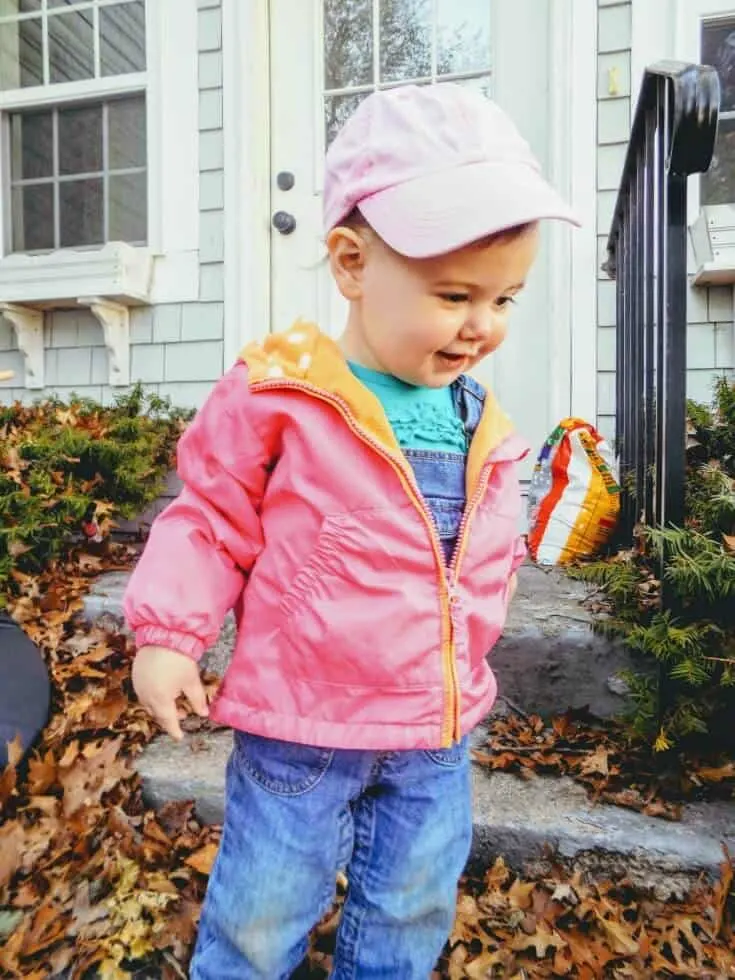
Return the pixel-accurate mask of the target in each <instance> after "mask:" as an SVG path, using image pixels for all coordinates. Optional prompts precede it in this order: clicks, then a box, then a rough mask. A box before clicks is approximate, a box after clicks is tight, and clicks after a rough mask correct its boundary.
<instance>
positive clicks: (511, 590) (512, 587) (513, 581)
mask: <svg viewBox="0 0 735 980" xmlns="http://www.w3.org/2000/svg"><path fill="white" fill-rule="evenodd" d="M517 588H518V575H517V574H516V573H515V572H513V574H512V575H511V577H510V582H509V583H508V605H510V603H511V602H512V601H513V596H514V595H515V594H516V589H517Z"/></svg>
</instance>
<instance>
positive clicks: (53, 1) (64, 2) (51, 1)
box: [47, 0, 84, 10]
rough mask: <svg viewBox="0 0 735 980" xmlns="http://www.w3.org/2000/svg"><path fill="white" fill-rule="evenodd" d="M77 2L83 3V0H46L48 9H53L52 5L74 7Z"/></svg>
mask: <svg viewBox="0 0 735 980" xmlns="http://www.w3.org/2000/svg"><path fill="white" fill-rule="evenodd" d="M79 3H84V0H47V5H48V7H49V9H50V10H53V9H54V7H74V6H76V5H77V4H79Z"/></svg>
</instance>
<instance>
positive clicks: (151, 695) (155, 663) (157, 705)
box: [133, 646, 209, 740]
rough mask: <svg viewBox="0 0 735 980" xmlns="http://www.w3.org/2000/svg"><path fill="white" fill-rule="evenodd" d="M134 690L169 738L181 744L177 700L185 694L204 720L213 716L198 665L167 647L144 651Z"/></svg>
mask: <svg viewBox="0 0 735 980" xmlns="http://www.w3.org/2000/svg"><path fill="white" fill-rule="evenodd" d="M133 687H134V688H135V693H136V694H137V695H138V700H139V701H140V703H141V704H142V705H143V707H144V708H147V709H148V711H150V713H151V714H152V715H153V717H154V718H155V719H156V721H157V722H158V723H159V725H161V727H162V728H163V729H165V731H167V732H168V734H169V735H171V736H173V738H175V739H179V740H181V739H182V738H183V737H184V733H183V732H182V730H181V725H180V724H179V715H178V712H177V709H176V698H177V697H178V696H179V695H180V694H185V695H186V697H187V698H188V700H189V703H190V704H191V706H192V708H193V709H194V711H195V712H196V713H197V714H198V715H200V716H201V717H202V718H206V717H207V715H208V714H209V708H208V706H207V695H206V693H205V691H204V686H203V684H202V681H201V677H200V676H199V667H198V666H197V664H196V663H195V662H194V661H193V660H191V659H190V658H189V657H187V656H186V655H185V654H183V653H178V652H177V651H176V650H169V649H168V648H167V647H156V646H146V647H141V648H140V650H138V653H137V655H136V657H135V660H134V661H133Z"/></svg>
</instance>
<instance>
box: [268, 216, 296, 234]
mask: <svg viewBox="0 0 735 980" xmlns="http://www.w3.org/2000/svg"><path fill="white" fill-rule="evenodd" d="M273 227H274V228H275V229H276V231H278V232H280V233H281V234H282V235H290V234H292V232H294V231H295V230H296V218H294V216H293V215H292V214H289V213H288V211H276V213H275V214H274V215H273Z"/></svg>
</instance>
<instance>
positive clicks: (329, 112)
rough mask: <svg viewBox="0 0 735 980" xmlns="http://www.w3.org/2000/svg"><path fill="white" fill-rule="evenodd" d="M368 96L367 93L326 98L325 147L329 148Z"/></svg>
mask: <svg viewBox="0 0 735 980" xmlns="http://www.w3.org/2000/svg"><path fill="white" fill-rule="evenodd" d="M368 94H369V93H368V92H362V93H357V94H355V95H328V96H327V98H326V99H325V100H324V125H325V139H326V144H327V146H329V144H330V143H331V142H332V140H333V139H334V137H335V136H336V135H337V133H338V132H339V131H340V129H341V128H342V127H343V126H344V124H345V123H346V122H347V120H348V119H349V118H350V116H351V115H352V113H353V112H354V111H355V109H356V108H357V107H358V106H359V105H360V103H361V102H362V100H363V99H364V98H366V97H367V95H368Z"/></svg>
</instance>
